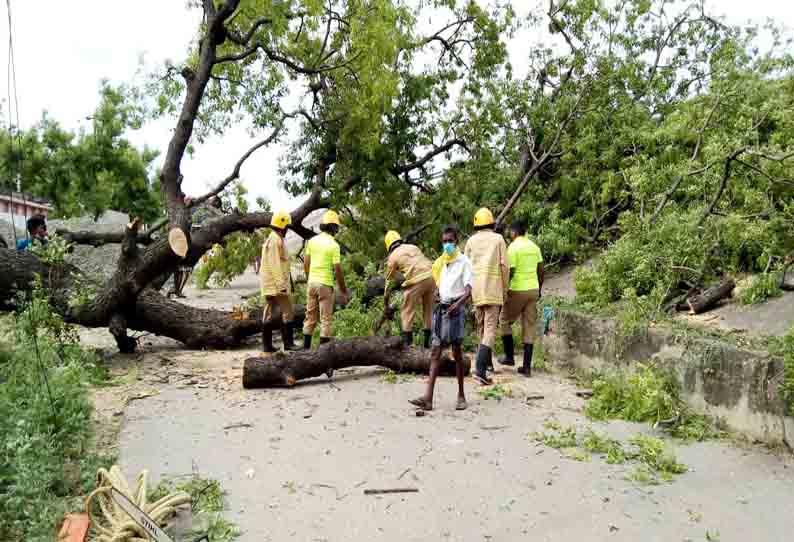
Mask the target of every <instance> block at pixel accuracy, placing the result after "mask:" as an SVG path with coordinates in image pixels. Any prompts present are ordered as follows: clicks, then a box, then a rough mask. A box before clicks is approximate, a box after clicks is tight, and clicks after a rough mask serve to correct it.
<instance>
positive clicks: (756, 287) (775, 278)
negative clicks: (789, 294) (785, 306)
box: [739, 273, 783, 305]
mask: <svg viewBox="0 0 794 542" xmlns="http://www.w3.org/2000/svg"><path fill="white" fill-rule="evenodd" d="M781 295H783V290H781V289H780V273H762V274H761V275H758V276H756V277H753V282H752V283H751V284H750V286H748V287H747V288H745V289H744V290H742V293H741V295H740V296H739V300H740V301H741V302H742V304H743V305H755V304H758V303H763V302H764V301H767V300H768V299H771V298H773V297H780V296H781Z"/></svg>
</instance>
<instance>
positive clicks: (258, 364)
mask: <svg viewBox="0 0 794 542" xmlns="http://www.w3.org/2000/svg"><path fill="white" fill-rule="evenodd" d="M463 359H464V364H465V367H464V369H465V374H469V371H470V369H471V362H470V360H469V359H468V358H465V357H464V358H463ZM373 365H377V366H380V367H385V368H387V369H391V370H393V371H394V372H397V373H422V374H424V373H427V372H429V370H430V351H429V350H424V349H421V348H414V347H406V346H404V345H403V344H402V341H401V339H400V338H399V337H388V338H384V337H367V338H355V339H341V340H338V341H331V342H330V343H327V344H324V345H322V346H320V348H318V349H317V350H302V351H298V352H289V353H283V352H276V353H275V354H273V355H272V356H269V357H267V358H260V357H253V358H248V359H246V360H245V364H244V365H243V387H244V388H267V387H281V386H294V385H295V384H296V383H297V382H298V381H299V380H304V379H307V378H314V377H317V376H322V375H324V374H325V373H326V371H327V370H328V369H329V368H331V369H344V368H346V367H363V366H373ZM441 374H444V375H454V374H455V362H454V361H452V360H450V359H448V358H446V359H443V358H442V368H441Z"/></svg>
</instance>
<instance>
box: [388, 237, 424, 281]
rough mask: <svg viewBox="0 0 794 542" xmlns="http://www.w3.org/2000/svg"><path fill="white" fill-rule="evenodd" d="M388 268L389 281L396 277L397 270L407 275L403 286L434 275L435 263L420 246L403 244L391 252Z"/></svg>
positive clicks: (404, 275)
mask: <svg viewBox="0 0 794 542" xmlns="http://www.w3.org/2000/svg"><path fill="white" fill-rule="evenodd" d="M387 268H388V271H387V272H386V280H387V281H388V280H390V279H391V278H392V277H394V273H395V271H399V272H400V273H402V275H403V277H405V282H403V288H407V287H408V286H413V285H414V284H418V283H420V282H422V281H423V280H427V279H429V278H431V277H432V276H433V271H432V270H433V264H432V263H430V260H428V259H427V258H426V257H425V255H424V254H422V251H421V250H419V247H417V246H414V245H405V244H403V245H400V246H398V247H397V248H395V249H394V251H392V253H391V254H389V260H388V263H387Z"/></svg>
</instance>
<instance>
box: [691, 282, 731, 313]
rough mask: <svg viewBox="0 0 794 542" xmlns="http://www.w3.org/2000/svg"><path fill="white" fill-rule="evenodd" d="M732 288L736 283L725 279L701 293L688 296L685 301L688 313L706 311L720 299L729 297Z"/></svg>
mask: <svg viewBox="0 0 794 542" xmlns="http://www.w3.org/2000/svg"><path fill="white" fill-rule="evenodd" d="M734 288H736V283H735V282H734V281H733V279H726V280H724V281H722V282H721V283H719V284H717V285H716V286H712V287H711V288H708V289H707V290H706V291H704V292H702V293H701V294H698V295H696V296H693V297H690V298H688V299H687V300H686V302H687V305H688V306H689V314H700V313H701V312H706V311H707V310H709V309H710V308H711V307H713V306H714V305H715V304H716V303H717V302H718V301H720V300H721V299H724V298H726V297H729V296H730V295H731V292H733V289H734Z"/></svg>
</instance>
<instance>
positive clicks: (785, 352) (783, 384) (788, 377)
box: [769, 327, 794, 413]
mask: <svg viewBox="0 0 794 542" xmlns="http://www.w3.org/2000/svg"><path fill="white" fill-rule="evenodd" d="M769 351H770V352H771V353H772V354H775V355H777V356H780V357H782V358H783V374H782V375H781V376H782V380H781V381H780V383H779V384H778V392H779V393H780V394H781V396H782V397H783V401H784V403H785V404H786V411H787V412H789V413H791V412H794V327H792V328H791V329H789V331H788V333H786V334H785V335H783V336H782V337H778V338H774V339H771V340H770V343H769Z"/></svg>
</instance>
